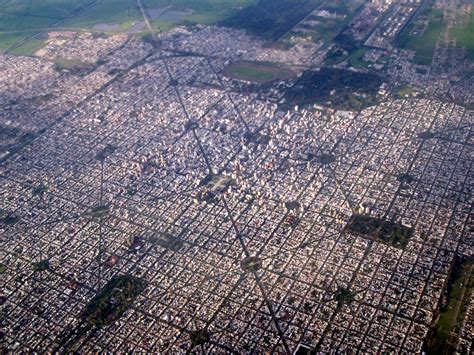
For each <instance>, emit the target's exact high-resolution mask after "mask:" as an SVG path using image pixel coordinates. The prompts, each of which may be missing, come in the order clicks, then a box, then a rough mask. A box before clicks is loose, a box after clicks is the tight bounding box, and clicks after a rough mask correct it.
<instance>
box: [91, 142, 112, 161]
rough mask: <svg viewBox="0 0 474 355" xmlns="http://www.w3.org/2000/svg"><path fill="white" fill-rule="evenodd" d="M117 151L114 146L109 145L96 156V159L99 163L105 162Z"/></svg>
mask: <svg viewBox="0 0 474 355" xmlns="http://www.w3.org/2000/svg"><path fill="white" fill-rule="evenodd" d="M116 149H117V148H116V147H115V146H113V145H112V144H107V145H106V146H105V147H104V148H102V149H101V150H100V151H99V152H98V153H97V154H96V156H95V158H96V159H97V160H99V161H104V160H105V159H106V158H107V157H108V156H110V155H112V154H114V153H115V150H116Z"/></svg>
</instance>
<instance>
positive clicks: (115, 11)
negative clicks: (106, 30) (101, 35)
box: [64, 0, 142, 30]
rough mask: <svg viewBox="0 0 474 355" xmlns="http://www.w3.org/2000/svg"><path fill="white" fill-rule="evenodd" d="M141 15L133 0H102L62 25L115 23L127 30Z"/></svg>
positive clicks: (86, 25) (140, 18)
mask: <svg viewBox="0 0 474 355" xmlns="http://www.w3.org/2000/svg"><path fill="white" fill-rule="evenodd" d="M141 20H142V15H141V12H140V9H139V8H138V6H137V2H136V1H135V0H102V1H100V2H99V3H97V5H95V6H93V7H91V8H89V9H87V10H86V11H84V12H83V13H81V14H80V15H78V16H75V17H74V18H72V19H70V20H68V21H67V22H66V23H65V24H64V27H79V28H92V27H94V26H95V25H97V24H117V25H119V26H120V29H121V30H127V29H128V28H130V27H131V26H132V25H133V24H134V23H135V22H137V21H141Z"/></svg>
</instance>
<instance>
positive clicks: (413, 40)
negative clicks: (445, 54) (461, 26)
mask: <svg viewBox="0 0 474 355" xmlns="http://www.w3.org/2000/svg"><path fill="white" fill-rule="evenodd" d="M421 15H423V16H429V25H428V28H426V30H425V31H424V33H423V34H422V35H421V36H413V35H411V32H412V30H413V26H414V24H413V23H412V24H410V25H409V26H407V28H406V29H405V30H404V31H402V33H400V35H399V36H398V38H397V39H396V45H397V47H399V48H404V49H411V50H414V51H416V56H415V62H417V63H419V64H424V65H430V64H431V61H432V59H433V54H434V51H435V49H436V42H437V41H438V38H439V36H440V34H441V31H442V30H443V28H444V26H445V24H444V23H443V10H440V9H433V8H431V9H427V10H426V11H425V12H423V13H422V14H421ZM421 15H420V16H421Z"/></svg>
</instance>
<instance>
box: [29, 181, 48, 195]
mask: <svg viewBox="0 0 474 355" xmlns="http://www.w3.org/2000/svg"><path fill="white" fill-rule="evenodd" d="M48 191H49V186H48V185H46V184H44V183H41V184H39V185H37V186H35V187H34V188H33V190H32V191H31V194H32V195H33V196H40V197H41V196H43V195H44V194H45V193H47V192H48Z"/></svg>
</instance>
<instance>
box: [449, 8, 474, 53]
mask: <svg viewBox="0 0 474 355" xmlns="http://www.w3.org/2000/svg"><path fill="white" fill-rule="evenodd" d="M451 35H452V36H454V37H455V38H456V40H457V43H458V45H460V46H462V47H464V48H465V49H466V56H467V58H469V59H471V60H474V6H473V7H472V9H471V17H470V19H469V23H468V24H467V25H466V26H462V27H455V28H453V29H452V30H451Z"/></svg>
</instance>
